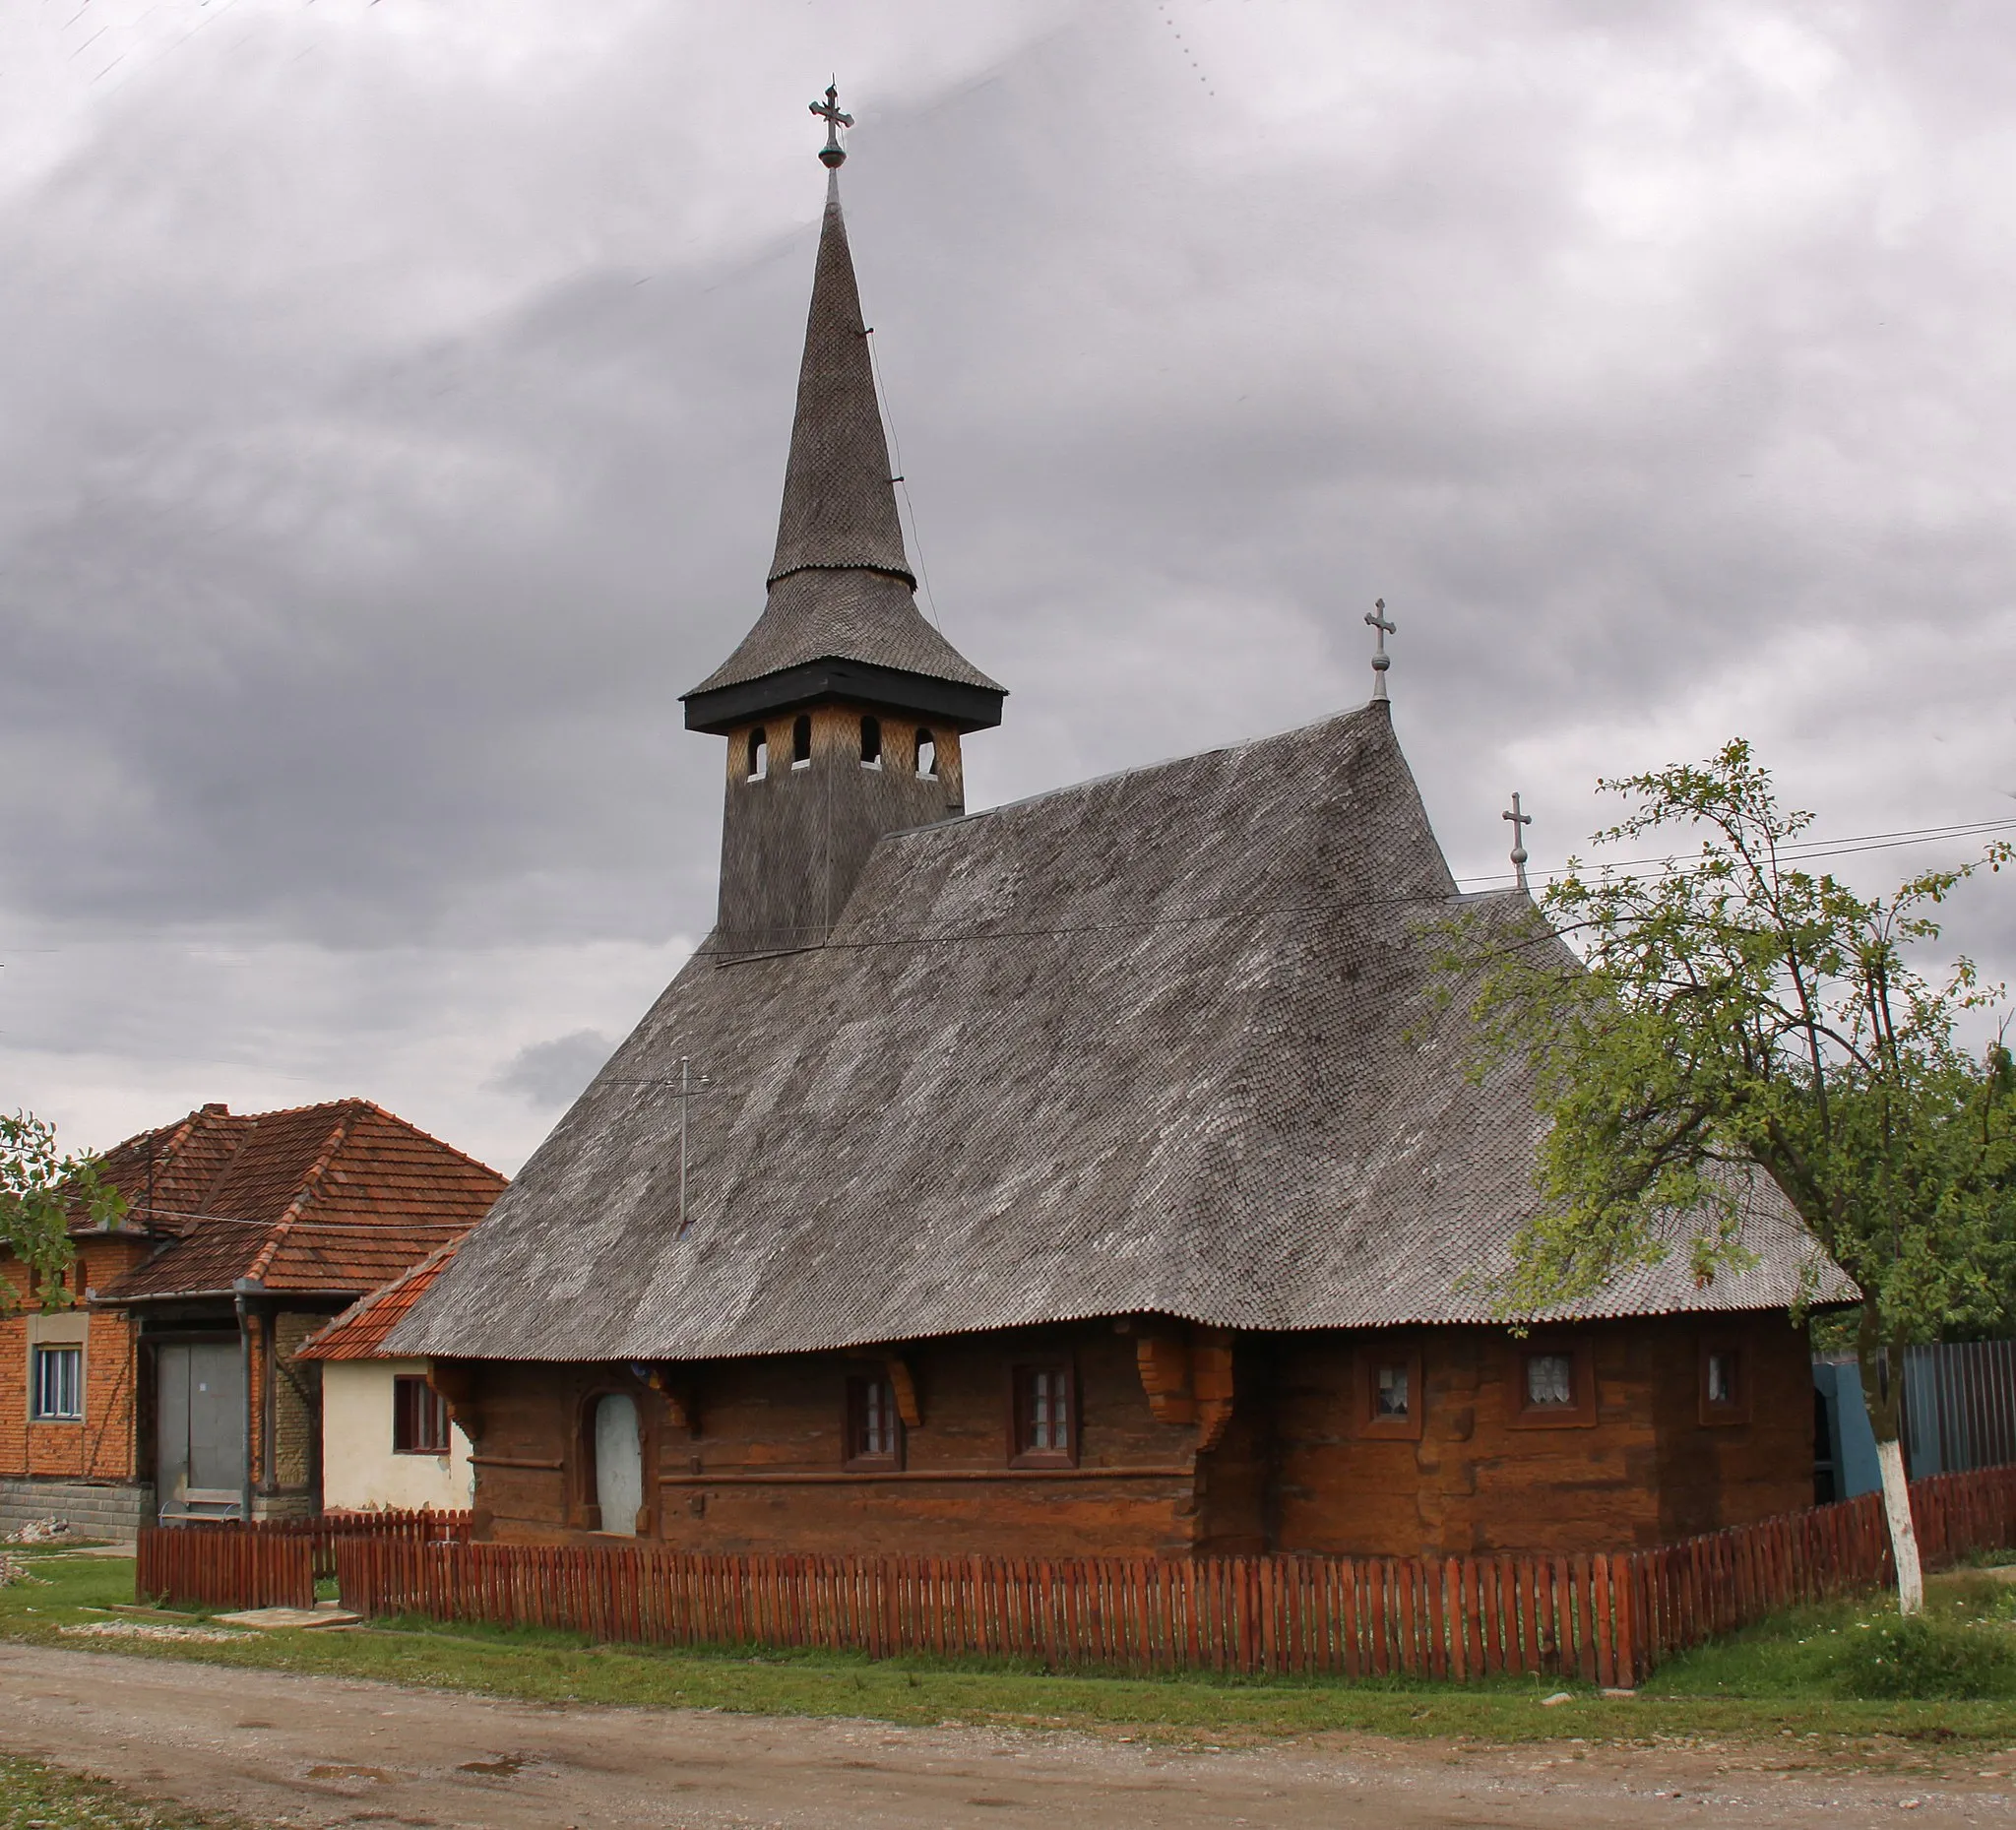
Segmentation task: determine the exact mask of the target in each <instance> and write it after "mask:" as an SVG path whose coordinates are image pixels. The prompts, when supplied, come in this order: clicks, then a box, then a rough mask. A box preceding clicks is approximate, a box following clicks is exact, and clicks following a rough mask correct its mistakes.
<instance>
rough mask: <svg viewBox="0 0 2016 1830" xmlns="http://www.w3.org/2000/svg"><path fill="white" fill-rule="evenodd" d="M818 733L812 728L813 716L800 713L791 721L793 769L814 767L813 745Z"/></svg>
mask: <svg viewBox="0 0 2016 1830" xmlns="http://www.w3.org/2000/svg"><path fill="white" fill-rule="evenodd" d="M815 735H816V733H815V732H814V730H813V728H812V715H811V713H809V712H800V713H799V714H798V715H797V717H796V718H794V719H792V720H791V767H792V768H793V769H809V768H811V766H812V743H813V739H814V737H815Z"/></svg>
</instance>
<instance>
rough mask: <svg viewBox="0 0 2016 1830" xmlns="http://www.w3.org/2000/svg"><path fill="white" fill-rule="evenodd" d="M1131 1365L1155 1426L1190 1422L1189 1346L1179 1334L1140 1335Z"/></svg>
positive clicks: (1192, 1399)
mask: <svg viewBox="0 0 2016 1830" xmlns="http://www.w3.org/2000/svg"><path fill="white" fill-rule="evenodd" d="M1134 1365H1135V1369H1136V1370H1137V1371H1138V1372H1139V1373H1140V1374H1141V1389H1142V1390H1143V1391H1144V1392H1146V1393H1147V1394H1148V1408H1149V1410H1150V1411H1152V1412H1153V1413H1154V1414H1155V1420H1156V1421H1157V1422H1158V1423H1194V1422H1195V1421H1196V1420H1197V1401H1196V1398H1195V1397H1194V1395H1193V1394H1192V1392H1191V1390H1190V1344H1189V1343H1188V1342H1187V1341H1185V1340H1183V1339H1182V1337H1181V1336H1179V1335H1168V1334H1142V1335H1140V1336H1137V1337H1136V1339H1135V1342H1134Z"/></svg>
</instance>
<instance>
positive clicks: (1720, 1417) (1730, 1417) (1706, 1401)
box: [1700, 1338, 1750, 1423]
mask: <svg viewBox="0 0 2016 1830" xmlns="http://www.w3.org/2000/svg"><path fill="white" fill-rule="evenodd" d="M1700 1399H1701V1421H1702V1422H1703V1423H1747V1422H1748V1421H1749V1420H1750V1388H1749V1380H1748V1379H1747V1378H1746V1377H1745V1376H1744V1367H1743V1352H1742V1348H1741V1346H1740V1345H1739V1344H1738V1343H1736V1342H1734V1341H1731V1340H1728V1339H1720V1340H1717V1339H1713V1338H1711V1339H1709V1340H1705V1341H1703V1342H1702V1343H1701V1377H1700Z"/></svg>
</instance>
